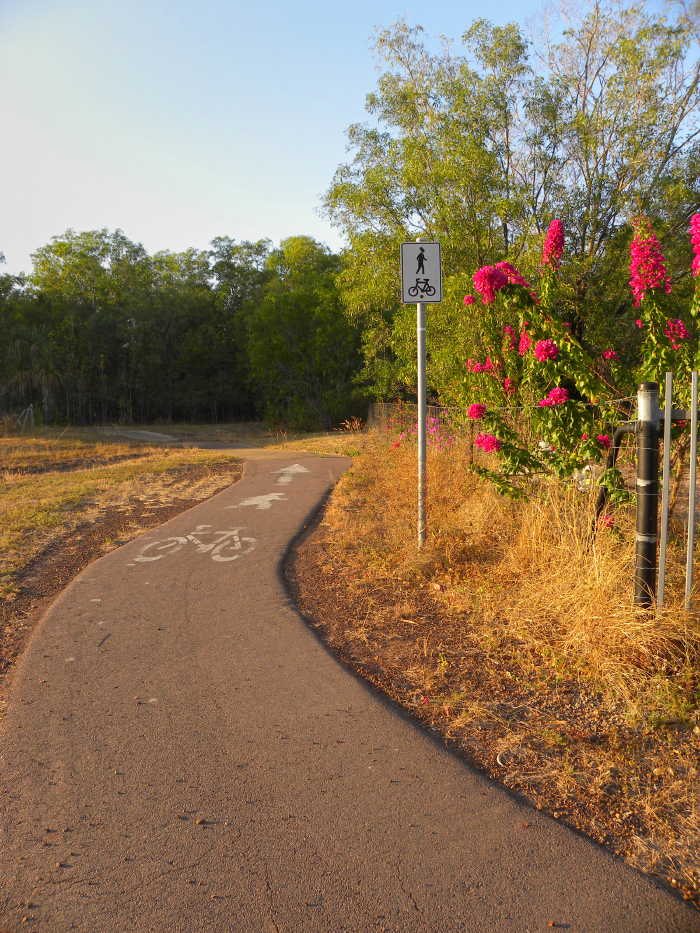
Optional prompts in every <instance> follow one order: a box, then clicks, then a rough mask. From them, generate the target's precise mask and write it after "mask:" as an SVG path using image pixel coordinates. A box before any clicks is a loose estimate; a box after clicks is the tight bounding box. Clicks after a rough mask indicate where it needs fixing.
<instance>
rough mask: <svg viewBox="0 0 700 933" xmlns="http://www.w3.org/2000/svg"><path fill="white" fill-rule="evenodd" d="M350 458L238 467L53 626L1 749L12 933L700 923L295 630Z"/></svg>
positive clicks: (1, 904)
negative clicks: (312, 557)
mask: <svg viewBox="0 0 700 933" xmlns="http://www.w3.org/2000/svg"><path fill="white" fill-rule="evenodd" d="M294 464H299V465H300V466H303V468H304V470H306V471H308V472H294V473H278V472H276V471H277V470H283V469H285V468H288V467H291V466H293V465H294ZM348 464H349V461H347V460H343V459H341V458H337V459H335V458H333V459H331V458H316V457H303V456H301V455H299V454H283V453H280V454H279V457H278V459H273V460H270V459H268V460H261V461H258V462H248V463H247V464H246V469H245V474H244V477H243V479H242V480H241V481H240V482H239V483H238V484H236V485H234V486H232V487H230V488H229V489H227V490H225V491H224V492H222V493H219V494H218V495H217V496H215V497H213V498H212V499H210V500H209V501H208V502H206V503H203V504H202V505H199V506H197V507H196V508H194V509H192V510H190V511H189V512H186V513H184V514H182V515H180V516H178V517H177V518H174V519H172V520H171V521H169V522H167V523H166V524H165V525H163V526H161V527H160V528H158V529H156V530H155V531H151V532H149V533H148V534H147V535H144V536H143V537H141V538H139V539H137V540H135V541H132V542H130V543H129V544H127V545H125V546H124V547H121V548H119V549H118V550H116V551H113V552H112V553H110V554H109V555H107V556H106V557H104V558H102V559H101V560H99V561H97V562H95V563H94V564H92V565H91V566H89V567H88V568H87V569H86V570H85V571H84V572H83V573H82V574H81V575H80V576H79V577H78V578H77V579H76V580H75V581H74V583H73V584H72V585H71V586H70V587H69V588H68V589H67V590H66V591H65V592H64V593H63V594H62V596H61V597H60V598H59V599H58V600H57V602H56V603H55V604H54V605H53V607H52V608H51V609H50V611H49V612H48V613H47V615H46V616H45V617H44V619H43V621H42V623H41V625H40V627H39V629H38V630H37V632H36V633H35V636H34V637H33V639H32V641H31V643H30V645H29V648H28V650H27V652H26V654H25V656H24V658H23V660H22V662H21V664H20V667H19V669H18V672H17V675H16V679H15V684H14V687H13V689H12V691H11V694H10V699H9V705H8V710H7V713H6V716H5V719H4V721H3V723H2V726H1V733H0V831H1V835H0V930H3V931H4V930H5V929H7V930H9V931H12V933H19V931H27V930H35V931H40V933H62V931H67V930H81V931H91V933H93V931H95V933H102V931H110V933H111V931H114V933H125V931H129V933H131V931H133V933H141V931H158V933H179V931H183V933H184V931H187V933H199V931H218V933H228V931H243V933H248V931H250V933H265V931H270V933H317V931H319V933H320V931H324V933H343V931H348V933H349V931H353V933H366V931H382V930H385V931H392V933H395V931H425V933H451V931H465V933H477V931H489V933H501V931H503V933H506V931H508V933H530V931H532V933H534V931H540V930H547V929H550V927H551V926H552V924H554V925H555V928H556V929H560V930H570V931H577V933H584V931H590V933H603V931H615V933H618V931H619V933H623V931H624V933H636V931H649V933H665V931H694V930H700V918H699V917H698V915H697V914H696V913H694V912H693V911H691V910H690V909H689V908H687V907H686V905H684V904H683V903H682V902H680V901H677V900H675V899H674V898H672V897H671V896H670V895H668V894H667V893H665V892H664V891H662V890H661V889H659V888H658V887H656V886H655V885H654V884H652V883H651V882H650V881H649V880H648V879H646V878H644V877H642V876H640V875H638V874H637V873H635V872H633V871H631V870H630V869H628V868H627V867H626V866H625V865H624V864H623V863H621V862H619V861H616V860H614V859H613V858H611V857H610V856H609V855H608V854H607V853H605V852H604V851H602V850H600V849H599V848H597V847H596V846H595V845H593V844H592V843H590V842H589V841H587V840H585V839H583V838H581V837H578V836H577V835H575V834H573V833H571V832H569V831H568V830H567V829H566V828H565V827H563V826H561V825H560V824H558V823H556V822H554V821H552V820H550V819H548V818H546V817H544V816H543V815H542V814H541V813H538V812H536V811H532V810H530V809H528V808H526V807H524V806H522V805H520V804H519V803H518V802H516V801H515V800H513V799H512V798H511V797H509V796H508V795H507V794H506V793H504V792H503V791H502V790H500V789H499V788H497V787H495V786H494V785H492V784H490V783H489V782H488V781H487V780H485V779H484V778H483V777H481V776H480V775H479V774H478V773H476V772H474V771H473V770H471V769H470V768H469V767H467V766H466V765H465V764H464V763H463V762H461V761H460V760H458V759H457V758H455V757H454V756H453V755H452V754H450V753H449V752H448V751H447V750H446V749H445V748H444V747H443V746H442V745H441V743H440V742H439V741H436V740H433V739H432V738H431V736H430V735H429V734H426V733H425V732H423V731H421V729H419V728H418V727H417V726H416V725H415V724H414V723H413V722H412V721H410V720H409V719H408V718H407V717H405V716H404V715H403V714H402V713H401V712H400V711H397V710H396V709H395V708H393V707H392V706H391V705H389V704H388V703H385V702H384V701H383V700H382V699H381V698H379V697H378V696H377V695H376V694H375V693H374V692H373V691H372V690H371V689H369V688H368V687H367V686H366V685H365V684H363V683H362V682H361V681H359V680H357V679H356V678H355V677H353V676H352V675H351V674H350V673H349V672H348V671H347V670H346V669H345V668H344V667H343V666H342V665H341V664H340V663H339V662H338V661H336V659H335V658H334V657H333V656H332V655H331V654H330V653H329V652H328V651H327V650H326V649H325V647H324V646H323V645H322V644H321V643H320V642H319V641H318V639H317V638H316V637H315V636H314V634H313V633H312V632H311V631H310V630H309V628H308V627H307V626H306V625H305V623H304V622H303V621H302V620H301V619H300V617H299V615H298V613H297V612H296V610H295V607H294V605H293V603H292V602H291V600H290V598H289V597H288V595H287V593H286V591H285V589H284V586H283V582H282V577H281V573H280V563H281V560H282V558H283V556H284V554H285V552H286V550H287V548H288V545H289V542H290V540H291V539H292V537H293V536H294V535H295V533H296V532H297V531H298V530H299V529H300V528H302V527H303V525H304V524H305V523H308V521H309V519H310V515H311V513H312V512H313V510H314V509H315V507H316V506H317V504H318V503H319V502H320V501H321V499H322V497H323V496H324V494H325V492H326V490H327V489H328V487H329V485H330V484H331V483H332V482H333V481H334V480H335V479H336V478H337V477H338V476H339V475H340V473H341V472H342V471H343V469H345V468H347V466H348ZM290 476H291V480H288V479H287V478H288V477H290ZM246 500H255V501H254V502H252V503H250V502H249V504H241V503H245V501H246ZM266 506H267V507H266ZM188 536H190V537H188ZM192 538H194V539H196V541H193V540H192ZM197 542H199V543H197ZM153 558H157V559H153ZM232 558H235V559H232ZM526 823H527V824H529V825H527V826H525V825H524V824H526ZM28 905H31V906H28ZM25 917H26V918H27V919H26V921H25V922H23V918H25Z"/></svg>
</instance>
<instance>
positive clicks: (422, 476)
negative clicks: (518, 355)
mask: <svg viewBox="0 0 700 933" xmlns="http://www.w3.org/2000/svg"><path fill="white" fill-rule="evenodd" d="M423 242H424V238H423V237H422V236H419V237H417V238H416V243H423ZM416 336H417V341H416V343H417V345H418V547H419V548H421V547H423V545H424V544H425V482H426V471H425V447H426V420H427V417H428V409H427V403H426V397H425V380H426V375H425V370H426V365H425V305H424V304H423V302H422V301H419V302H418V304H417V305H416Z"/></svg>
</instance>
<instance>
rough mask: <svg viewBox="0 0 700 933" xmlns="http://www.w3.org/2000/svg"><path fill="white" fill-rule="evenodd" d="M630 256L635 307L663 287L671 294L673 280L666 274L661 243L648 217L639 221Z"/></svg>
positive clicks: (631, 283) (631, 284)
mask: <svg viewBox="0 0 700 933" xmlns="http://www.w3.org/2000/svg"><path fill="white" fill-rule="evenodd" d="M644 234H646V236H645V235H644ZM630 256H631V260H630V275H631V276H632V278H631V279H630V286H631V288H632V294H633V295H634V305H635V307H638V306H639V303H640V301H641V300H642V298H644V296H645V295H646V293H647V292H648V291H650V290H651V289H655V288H662V287H663V289H664V291H665V292H666V294H667V295H668V294H670V291H671V279H670V278H669V277H668V275H667V274H666V266H665V265H664V257H663V256H662V255H661V248H660V246H659V241H658V240H657V239H656V235H655V234H654V233H653V232H652V229H651V227H650V226H649V221H648V220H647V219H646V217H640V218H638V219H637V224H636V227H635V232H634V239H633V240H632V246H631V247H630Z"/></svg>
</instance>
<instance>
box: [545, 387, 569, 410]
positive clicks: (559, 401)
mask: <svg viewBox="0 0 700 933" xmlns="http://www.w3.org/2000/svg"><path fill="white" fill-rule="evenodd" d="M568 400H569V393H568V392H567V391H566V389H562V388H561V387H559V386H557V388H556V389H552V391H551V392H550V393H549V395H548V396H547V398H543V399H542V400H541V401H540V408H553V407H554V406H555V405H563V404H564V402H567V401H568Z"/></svg>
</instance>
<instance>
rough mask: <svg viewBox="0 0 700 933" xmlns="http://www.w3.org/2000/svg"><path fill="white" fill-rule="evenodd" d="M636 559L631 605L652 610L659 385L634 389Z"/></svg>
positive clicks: (646, 383) (657, 487) (657, 467)
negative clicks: (632, 601) (632, 602)
mask: <svg viewBox="0 0 700 933" xmlns="http://www.w3.org/2000/svg"><path fill="white" fill-rule="evenodd" d="M637 411H638V415H637V418H638V422H637V534H636V540H637V559H636V563H635V573H634V603H635V605H636V606H641V607H644V608H646V609H649V608H651V606H652V605H653V604H654V601H655V598H656V544H657V540H658V514H659V513H658V509H659V385H658V383H657V382H642V383H640V384H639V386H638V387H637Z"/></svg>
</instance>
